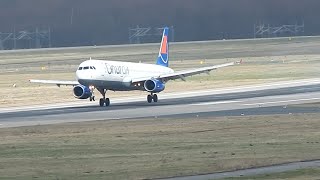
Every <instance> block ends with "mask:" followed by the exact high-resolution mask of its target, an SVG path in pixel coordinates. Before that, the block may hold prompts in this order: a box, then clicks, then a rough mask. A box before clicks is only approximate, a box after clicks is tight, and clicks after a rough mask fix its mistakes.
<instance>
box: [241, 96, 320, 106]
mask: <svg viewBox="0 0 320 180" xmlns="http://www.w3.org/2000/svg"><path fill="white" fill-rule="evenodd" d="M312 100H320V98H308V99H293V100H286V101H270V102H264V103H252V104H243V105H244V106H254V105H265V104H277V103H289V102H299V101H312Z"/></svg>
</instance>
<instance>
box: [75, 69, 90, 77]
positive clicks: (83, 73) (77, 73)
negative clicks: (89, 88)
mask: <svg viewBox="0 0 320 180" xmlns="http://www.w3.org/2000/svg"><path fill="white" fill-rule="evenodd" d="M76 77H77V79H92V78H93V74H92V73H90V72H88V71H87V72H85V71H79V70H78V71H77V72H76Z"/></svg>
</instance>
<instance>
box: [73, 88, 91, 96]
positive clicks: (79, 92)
mask: <svg viewBox="0 0 320 180" xmlns="http://www.w3.org/2000/svg"><path fill="white" fill-rule="evenodd" d="M73 95H74V97H75V98H78V99H88V98H89V97H91V96H92V93H91V91H90V89H89V88H88V87H87V86H83V85H77V86H75V87H74V88H73Z"/></svg>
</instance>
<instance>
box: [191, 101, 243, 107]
mask: <svg viewBox="0 0 320 180" xmlns="http://www.w3.org/2000/svg"><path fill="white" fill-rule="evenodd" d="M236 102H241V101H216V102H205V103H197V104H190V105H191V106H206V105H215V104H229V103H236Z"/></svg>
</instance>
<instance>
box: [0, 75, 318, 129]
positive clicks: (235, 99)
mask: <svg viewBox="0 0 320 180" xmlns="http://www.w3.org/2000/svg"><path fill="white" fill-rule="evenodd" d="M159 98H160V100H159V102H158V103H151V104H149V103H147V102H146V100H145V97H134V98H125V99H115V100H114V101H113V100H111V103H112V104H111V106H110V107H98V105H97V104H98V102H97V101H96V102H88V101H80V100H79V101H80V102H79V103H77V104H67V105H62V104H57V105H51V106H35V107H25V108H6V109H0V128H4V127H19V126H30V125H40V124H56V123H64V122H82V121H93V120H111V119H112V120H115V119H129V118H147V117H157V118H158V117H171V118H174V117H199V116H240V115H250V114H254V115H257V114H284V113H285V114H287V113H299V112H302V113H305V112H315V113H316V112H319V108H317V107H294V106H293V107H287V105H290V104H301V103H312V102H320V79H307V80H297V81H286V82H275V83H270V84H261V85H252V86H243V87H235V88H228V89H217V90H204V91H199V92H183V93H175V94H161V93H160V94H159Z"/></svg>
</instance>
